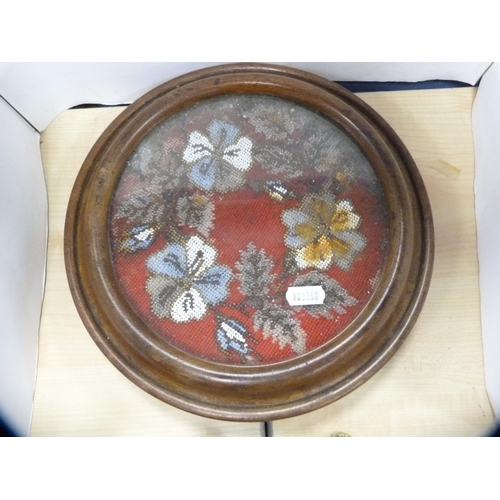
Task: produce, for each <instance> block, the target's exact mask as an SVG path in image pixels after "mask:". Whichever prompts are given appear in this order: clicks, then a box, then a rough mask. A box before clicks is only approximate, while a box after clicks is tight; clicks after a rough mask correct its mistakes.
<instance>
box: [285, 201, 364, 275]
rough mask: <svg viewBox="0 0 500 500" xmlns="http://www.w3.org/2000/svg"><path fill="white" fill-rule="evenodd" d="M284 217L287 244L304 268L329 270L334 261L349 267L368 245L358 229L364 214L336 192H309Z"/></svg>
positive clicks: (338, 265) (343, 268)
mask: <svg viewBox="0 0 500 500" xmlns="http://www.w3.org/2000/svg"><path fill="white" fill-rule="evenodd" d="M281 219H282V221H283V224H285V226H287V233H286V235H285V245H286V246H287V247H288V248H290V249H292V251H293V253H294V258H295V262H296V264H297V266H298V267H299V268H300V269H306V268H311V267H312V268H316V269H322V270H325V269H329V268H330V267H331V266H332V264H333V265H335V266H337V267H339V268H340V269H342V270H344V271H348V270H349V269H350V268H351V266H352V264H353V262H354V259H355V257H356V256H357V255H358V254H359V253H360V252H362V251H363V250H364V248H365V246H366V238H365V237H364V236H363V235H362V234H361V233H360V232H359V231H358V229H359V227H360V225H361V216H360V215H358V214H357V213H356V212H355V210H354V207H353V205H352V203H351V201H350V200H346V199H344V200H337V199H336V198H335V196H333V195H332V194H321V195H317V194H314V195H307V196H306V197H305V198H304V199H303V201H302V203H301V205H300V208H298V209H289V210H285V211H283V213H282V215H281Z"/></svg>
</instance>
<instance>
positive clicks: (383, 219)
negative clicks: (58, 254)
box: [109, 95, 389, 365]
mask: <svg viewBox="0 0 500 500" xmlns="http://www.w3.org/2000/svg"><path fill="white" fill-rule="evenodd" d="M388 235H389V228H388V222H387V208H386V203H385V198H384V195H383V192H382V188H381V185H380V182H379V181H378V179H377V176H376V175H375V172H374V171H373V169H372V167H371V165H370V163H369V162H368V160H367V159H366V157H365V156H364V154H363V153H362V152H361V150H360V149H359V148H358V147H357V146H356V145H355V143H354V142H353V141H352V140H351V139H350V138H349V137H348V136H347V135H346V134H345V133H344V132H343V131H342V130H340V129H339V128H338V127H337V126H335V125H334V124H333V123H331V122H330V121H329V120H327V119H325V118H323V117H322V116H321V115H319V114H317V113H315V112H313V111H311V110H310V109H308V108H305V107H302V106H300V105H298V104H296V103H294V102H291V101H288V100H286V99H281V98H274V97H268V96H261V95H234V96H227V97H221V98H216V99H211V100H207V101H203V102H201V103H200V104H197V105H195V106H193V107H191V108H189V109H187V110H184V111H182V112H180V113H178V114H176V115H174V116H173V117H171V118H169V119H168V120H166V121H164V122H163V123H162V124H160V125H159V126H158V127H156V128H155V129H154V130H153V131H152V132H151V133H150V134H149V135H148V136H147V137H146V138H145V139H144V140H143V141H142V142H141V143H140V144H139V146H138V147H137V148H136V150H135V151H134V153H133V154H132V155H131V156H130V158H129V160H128V162H127V164H126V167H125V169H124V171H123V174H122V176H121V179H120V181H119V184H118V187H117V190H116V194H115V198H114V201H113V204H112V207H111V212H110V219H109V237H110V241H111V247H112V256H113V262H114V266H115V270H116V274H117V277H118V280H119V282H120V284H121V286H122V289H123V293H124V295H125V297H126V298H127V300H128V301H129V302H130V304H131V305H132V306H133V308H134V309H135V310H136V312H137V313H138V314H139V316H140V317H141V318H142V320H143V321H144V323H145V324H146V325H147V326H148V327H149V328H150V329H151V330H152V331H153V332H155V334H157V335H158V336H160V337H162V338H163V339H165V340H166V341H167V342H168V343H170V344H172V345H174V346H176V347H178V348H180V349H182V350H184V351H186V352H189V353H191V354H194V355H196V356H197V357H201V358H204V359H208V360H211V361H214V362H219V363H225V364H233V365H241V364H254V365H259V364H260V365H262V364H268V363H275V362H278V361H283V360H286V359H291V358H294V357H296V356H298V355H301V354H304V353H306V352H308V351H310V350H312V349H315V348H317V347H318V346H321V345H323V344H324V343H325V342H328V341H329V340H331V339H332V338H333V337H334V336H336V335H337V334H339V333H340V332H341V331H342V330H344V329H345V328H346V327H347V326H348V325H349V324H350V323H351V322H352V321H353V320H354V318H356V316H358V315H359V313H360V312H361V310H362V309H363V308H364V306H365V305H366V304H367V302H368V300H369V299H370V296H371V294H372V293H373V290H374V289H375V287H376V286H377V282H378V278H379V276H380V273H381V271H382V268H383V266H384V262H385V259H386V254H387V247H388Z"/></svg>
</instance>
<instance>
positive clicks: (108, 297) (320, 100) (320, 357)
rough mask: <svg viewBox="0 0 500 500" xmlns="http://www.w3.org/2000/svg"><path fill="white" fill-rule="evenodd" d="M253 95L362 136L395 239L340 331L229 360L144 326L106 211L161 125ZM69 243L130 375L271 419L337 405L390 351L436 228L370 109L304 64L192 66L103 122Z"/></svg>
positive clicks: (162, 391)
mask: <svg viewBox="0 0 500 500" xmlns="http://www.w3.org/2000/svg"><path fill="white" fill-rule="evenodd" d="M249 93H250V94H253V93H255V94H261V95H272V96H278V97H282V98H286V99H288V100H292V101H295V102H297V103H299V104H301V105H303V106H306V107H309V108H311V109H314V110H315V111H316V112H319V113H321V114H322V115H323V116H324V117H326V118H328V119H329V120H331V121H333V122H334V123H335V124H336V125H337V126H339V127H340V128H342V129H343V130H344V131H345V132H346V133H347V134H348V135H349V136H350V137H351V138H352V139H353V140H354V141H355V142H356V143H357V144H358V146H359V147H360V148H361V149H362V151H363V152H364V153H365V155H366V156H367V157H368V159H369V161H370V163H371V165H372V167H373V169H374V171H375V172H376V174H377V175H378V177H379V180H380V183H381V185H382V188H383V191H384V194H385V197H386V200H387V208H388V219H389V231H390V241H389V249H388V257H387V263H386V265H385V268H384V270H383V272H382V275H381V276H380V280H379V284H378V286H377V288H376V289H375V291H374V293H373V296H372V298H371V299H370V301H369V302H368V304H367V306H366V307H365V308H364V309H363V310H362V312H361V313H360V314H359V315H358V317H357V318H356V319H355V320H354V321H353V322H352V323H351V324H350V325H349V327H348V328H346V329H345V330H344V331H343V332H341V333H340V334H339V335H337V336H336V337H335V338H333V339H332V340H331V341H329V342H327V343H326V344H324V345H323V346H321V347H319V348H317V349H315V350H313V351H311V352H307V353H306V354H303V355H301V356H298V357H296V358H294V359H291V360H287V361H283V362H280V363H275V364H269V365H259V366H232V365H231V366H229V365H225V364H219V363H214V362H210V361H206V360H202V359H200V358H197V357H195V356H192V355H190V354H187V353H185V352H183V351H181V350H179V349H177V348H175V347H173V346H171V345H169V344H168V343H166V342H165V341H161V340H160V339H159V338H158V337H157V336H156V335H154V334H153V333H152V332H151V331H149V330H148V328H147V327H146V325H145V324H144V323H143V321H142V320H141V319H140V318H139V316H138V315H137V313H136V312H135V311H134V310H133V309H132V308H131V306H130V305H129V303H128V302H127V301H126V300H125V298H124V297H123V296H122V295H121V294H120V287H119V286H118V284H117V278H116V275H115V271H114V269H113V264H112V257H111V252H110V245H109V241H108V230H107V228H108V213H109V207H110V204H111V202H112V199H113V193H114V191H115V189H116V186H117V183H118V181H119V178H120V174H121V172H122V170H123V168H124V165H125V163H126V161H127V159H128V158H129V157H130V155H131V153H132V152H133V151H134V149H135V148H136V147H137V145H138V144H139V143H140V142H141V140H142V139H143V138H144V137H145V136H146V135H147V134H148V133H149V132H151V131H152V130H153V129H154V128H155V127H156V126H157V125H158V124H159V123H161V122H162V121H164V120H165V119H167V118H168V117H170V116H171V115H173V114H175V113H177V112H179V111H181V110H183V109H185V108H186V107H189V106H192V105H193V104H195V103H197V102H199V101H200V100H204V99H208V98H212V97H216V96H223V95H227V94H249ZM64 244H65V259H66V268H67V274H68V280H69V284H70V288H71V292H72V294H73V298H74V301H75V303H76V306H77V309H78V311H79V314H80V316H81V318H82V320H83V322H84V324H85V326H86V328H87V329H88V331H89V333H90V335H91V336H92V338H93V339H94V341H95V342H96V344H97V345H98V346H99V348H100V349H101V350H102V351H103V353H104V354H105V355H106V356H107V357H108V359H109V360H110V361H111V362H112V363H113V364H114V365H115V366H116V367H117V368H118V369H119V370H120V371H121V372H122V373H123V374H125V375H126V376H127V377H128V378H129V379H130V380H132V381H133V382H134V383H136V384H137V385H138V386H140V387H141V388H142V389H144V390H146V391H147V392H149V393H150V394H152V395H154V396H156V397H157V398H159V399H161V400H163V401H165V402H167V403H169V404H172V405H174V406H176V407H178V408H181V409H184V410H187V411H190V412H192V413H196V414H199V415H203V416H206V417H211V418H218V419H225V420H239V421H265V420H274V419H279V418H285V417H291V416H295V415H298V414H302V413H305V412H308V411H311V410H314V409H317V408H319V407H321V406H324V405H326V404H328V403H331V402H333V401H335V400H337V399H339V398H341V397H343V396H344V395H346V394H348V393H349V392H351V391H352V390H353V389H355V388H356V387H358V386H359V385H361V384H362V383H363V382H365V381H366V380H367V379H368V378H369V377H371V376H372V375H373V374H374V373H375V372H376V371H377V370H379V369H380V368H381V367H382V366H383V365H384V364H385V363H386V362H387V361H388V360H389V359H390V357H391V356H392V355H393V354H394V353H395V352H396V350H397V349H398V347H399V346H400V345H401V343H402V342H403V341H404V339H405V337H406V336H407V335H408V333H409V331H410V330H411V328H412V326H413V324H414V323H415V321H416V318H417V316H418V314H419V312H420V309H421V307H422V305H423V302H424V299H425V296H426V293H427V289H428V286H429V281H430V277H431V271H432V262H433V245H434V234H433V225H432V215H431V209H430V204H429V201H428V197H427V193H426V191H425V187H424V184H423V182H422V179H421V177H420V174H419V172H418V170H417V167H416V165H415V163H414V161H413V160H412V158H411V156H410V154H409V153H408V151H407V150H406V148H405V146H404V145H403V144H402V142H401V140H400V139H399V138H398V136H397V135H396V133H395V132H394V131H393V130H392V129H391V128H390V127H389V125H388V124H387V123H386V122H385V121H384V120H383V119H382V118H381V117H380V116H379V115H378V114H377V113H376V112H375V111H374V110H373V109H371V108H370V107H369V106H367V105H366V104H364V103H363V102H362V101H361V100H360V99H358V98H357V97H356V96H354V95H353V94H351V93H350V92H348V91H346V90H344V89H343V88H341V87H340V86H338V85H335V84H333V83H331V82H329V81H327V80H324V79H322V78H320V77H317V76H314V75H312V74H309V73H306V72H303V71H299V70H295V69H290V68H283V67H279V66H272V65H257V64H234V65H223V66H218V67H212V68H208V69H204V70H200V71H195V72H193V73H190V74H187V75H184V76H182V77H179V78H176V79H174V80H172V81H170V82H167V83H165V84H164V85H161V86H159V87H157V88H156V89H154V90H152V91H151V92H149V93H147V94H146V95H144V96H143V97H141V98H140V99H139V100H137V101H136V102H134V103H133V104H132V105H130V106H129V107H128V108H127V109H126V110H125V111H124V112H123V113H122V114H121V115H120V116H119V117H118V118H117V119H116V120H115V121H114V122H113V123H112V124H111V125H110V126H109V127H108V128H107V130H106V131H105V132H104V133H103V135H102V136H101V137H100V138H99V140H98V141H97V143H96V144H95V145H94V147H93V148H92V150H91V151H90V153H89V155H88V156H87V158H86V160H85V162H84V164H83V166H82V169H81V171H80V173H79V175H78V177H77V180H76V183H75V186H74V188H73V192H72V195H71V198H70V202H69V207H68V212H67V218H66V228H65V240H64Z"/></svg>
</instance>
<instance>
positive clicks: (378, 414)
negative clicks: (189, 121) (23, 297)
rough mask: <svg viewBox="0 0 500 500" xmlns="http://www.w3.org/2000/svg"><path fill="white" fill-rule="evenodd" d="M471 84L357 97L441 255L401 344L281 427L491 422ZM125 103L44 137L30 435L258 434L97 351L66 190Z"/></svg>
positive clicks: (444, 427) (482, 429)
mask: <svg viewBox="0 0 500 500" xmlns="http://www.w3.org/2000/svg"><path fill="white" fill-rule="evenodd" d="M474 95H475V89H469V88H465V89H450V90H427V91H409V92H390V93H374V94H360V97H361V98H362V99H364V100H365V101H366V102H367V103H368V104H370V105H371V106H373V107H374V108H375V109H376V110H377V111H378V112H379V113H380V114H381V115H382V116H383V117H384V118H385V119H386V120H387V121H388V122H389V123H390V124H391V125H392V126H393V128H394V129H395V130H396V132H397V133H398V134H399V135H400V137H401V138H402V139H403V141H404V142H405V144H406V146H407V147H408V149H409V150H410V153H411V154H412V155H413V157H414V159H415V161H416V163H417V165H418V167H419V169H420V171H421V173H422V176H423V178H424V181H425V184H426V187H427V190H428V193H429V197H430V200H431V205H432V209H433V215H434V223H435V233H436V255H435V267H434V275H433V280H432V283H431V287H430V291H429V295H428V298H427V301H426V304H425V306H424V309H423V311H422V314H421V316H420V318H419V320H418V321H417V324H416V326H415V328H414V330H413V331H412V332H411V333H410V335H409V337H408V339H407V341H406V343H405V344H404V345H403V347H402V348H401V349H400V350H399V351H398V352H397V353H396V355H395V356H394V358H392V360H390V361H389V363H388V364H387V365H386V366H385V367H384V368H382V370H381V371H380V372H378V373H377V374H376V375H375V376H374V377H373V378H372V379H370V380H369V381H368V382H367V383H365V384H364V385H363V386H361V387H360V388H359V389H357V390H356V391H354V392H353V393H351V394H350V395H348V396H346V397H344V398H343V399H341V400H339V401H337V402H335V403H333V404H331V405H329V406H327V407H325V408H323V409H320V410H316V411H314V412H312V413H309V414H306V415H303V416H300V417H295V418H290V419H285V420H280V421H276V422H274V433H275V435H277V436H330V435H333V434H335V433H338V432H343V433H347V434H349V435H351V436H447V435H452V436H465V435H482V434H485V433H487V432H488V430H489V428H490V427H491V426H492V425H493V421H494V419H493V413H492V410H491V408H490V405H489V402H488V399H487V395H486V392H485V386H484V375H483V361H482V344H481V325H480V315H479V288H478V263H477V252H476V229H475V217H474V191H473V179H474V158H473V146H472V133H471V125H470V113H471V106H472V102H473V99H474ZM122 109H123V108H92V109H79V110H70V111H67V112H65V113H63V114H61V115H60V116H59V117H57V118H56V119H55V120H54V121H53V122H52V124H51V125H50V126H49V127H48V128H47V129H46V131H45V132H44V133H43V134H42V144H41V149H42V155H43V162H44V168H45V175H46V181H47V187H48V192H49V256H48V264H47V282H46V292H45V300H44V305H43V311H42V318H41V326H40V350H39V364H38V376H37V388H36V392H35V399H34V414H33V421H32V428H31V434H32V435H36V436H41V435H48V436H59V435H65V436H77V435H84V436H99V435H101V436H114V435H119V436H124V435H151V436H153V435H154V436H156V435H163V436H258V435H259V432H260V431H259V425H258V424H255V423H246V424H243V423H242V424H240V423H229V422H223V421H217V420H211V419H206V418H202V417H198V416H194V415H191V414H189V413H186V412H183V411H181V410H177V409H175V408H172V407H170V406H168V405H166V404H165V403H162V402H160V401H158V400H156V399H155V398H154V397H152V396H150V395H148V394H146V393H145V392H143V391H142V390H141V389H139V388H138V387H136V386H135V385H134V384H132V383H131V382H130V381H129V380H128V379H126V378H125V377H124V376H123V375H121V374H120V373H119V372H118V371H117V370H116V369H115V368H114V367H113V366H112V365H111V363H110V362H109V361H108V360H107V359H106V358H105V357H104V355H103V354H102V353H101V352H100V351H99V349H98V348H97V346H96V345H95V344H94V343H93V341H92V340H91V338H90V336H89V335H88V333H87V331H86V329H85V327H84V326H83V324H82V323H81V321H80V318H79V316H78V314H77V312H76V309H75V306H74V304H73V301H72V299H71V296H70V292H69V288H68V285H67V281H66V274H65V268H64V259H63V231H64V217H65V214H66V207H67V203H68V199H69V194H70V191H71V188H72V185H73V182H74V179H75V177H76V174H77V172H78V170H79V168H80V166H81V164H82V163H83V160H84V159H85V156H86V154H87V153H88V151H89V149H90V148H91V146H92V145H93V143H94V142H95V141H96V140H97V138H98V137H99V135H100V134H101V133H102V131H103V130H104V128H105V127H106V126H107V125H108V124H109V123H110V122H111V120H112V119H113V118H115V117H116V116H117V115H118V114H119V113H120V112H121V111H122Z"/></svg>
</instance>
